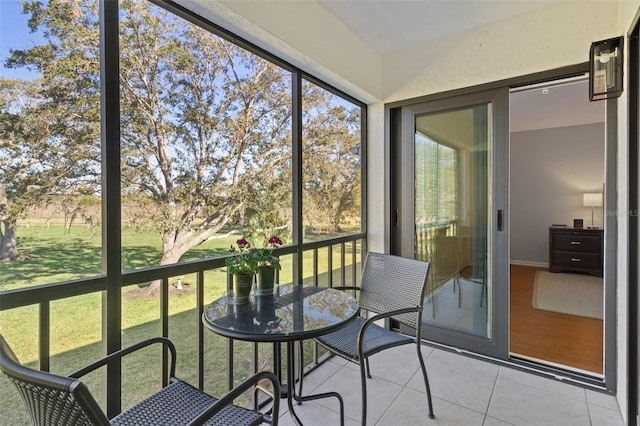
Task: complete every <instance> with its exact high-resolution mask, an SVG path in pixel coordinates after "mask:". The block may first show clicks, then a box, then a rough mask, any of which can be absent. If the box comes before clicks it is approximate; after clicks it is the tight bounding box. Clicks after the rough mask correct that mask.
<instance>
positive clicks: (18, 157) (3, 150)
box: [0, 79, 87, 260]
mask: <svg viewBox="0 0 640 426" xmlns="http://www.w3.org/2000/svg"><path fill="white" fill-rule="evenodd" d="M42 87H43V84H42V80H40V79H35V80H9V79H0V99H1V100H0V193H1V194H2V196H0V222H1V223H2V227H1V228H0V260H15V259H19V252H18V246H17V227H16V225H17V221H18V219H20V218H22V217H24V216H25V215H26V213H27V211H28V209H29V207H31V206H34V205H44V204H46V203H47V202H48V201H49V200H50V199H51V197H53V196H54V195H55V194H56V193H58V192H60V191H61V190H63V188H65V187H69V186H74V185H76V182H77V179H78V178H79V177H80V176H85V175H86V167H87V164H86V161H85V159H83V157H82V151H80V150H78V149H77V146H76V145H75V142H74V141H75V139H74V138H72V137H69V135H70V134H73V133H75V130H73V129H69V128H68V127H67V125H66V124H65V118H64V115H61V114H60V111H61V110H62V108H60V107H59V106H57V105H55V104H54V103H51V102H49V100H48V99H47V98H46V95H45V94H44V93H43V91H42Z"/></svg>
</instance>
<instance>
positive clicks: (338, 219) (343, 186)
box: [303, 84, 361, 232]
mask: <svg viewBox="0 0 640 426" xmlns="http://www.w3.org/2000/svg"><path fill="white" fill-rule="evenodd" d="M303 96H304V111H305V121H304V126H303V131H304V134H303V141H304V150H303V156H304V158H303V168H304V170H303V172H304V182H305V192H304V194H305V197H304V215H305V220H306V221H307V223H311V224H318V223H320V224H324V225H325V227H326V229H327V230H328V231H330V232H341V231H342V229H341V227H340V225H341V224H342V223H344V219H345V216H346V215H348V214H352V215H353V216H356V217H359V213H360V212H359V211H356V210H358V209H359V208H360V198H359V195H360V179H361V176H360V154H359V146H360V145H359V144H360V109H359V108H357V107H355V106H353V105H347V104H346V103H345V102H342V101H338V100H337V97H335V96H333V95H331V94H329V93H328V92H326V91H325V90H323V89H321V88H319V87H317V86H314V85H311V84H306V85H305V91H304V95H303Z"/></svg>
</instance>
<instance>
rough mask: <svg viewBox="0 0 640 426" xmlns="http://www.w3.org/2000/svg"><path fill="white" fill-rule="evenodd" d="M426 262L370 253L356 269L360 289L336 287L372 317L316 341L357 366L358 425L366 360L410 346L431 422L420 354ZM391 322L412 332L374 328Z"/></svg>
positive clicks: (364, 397) (364, 409)
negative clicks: (354, 293)
mask: <svg viewBox="0 0 640 426" xmlns="http://www.w3.org/2000/svg"><path fill="white" fill-rule="evenodd" d="M429 266H430V264H429V263H428V262H424V261H421V260H415V259H408V258H404V257H398V256H393V255H387V254H380V253H372V252H370V253H369V254H368V255H367V257H366V259H365V263H364V267H363V270H362V280H361V283H360V287H337V288H341V289H343V290H353V289H355V290H359V291H360V298H359V303H360V308H361V309H363V310H365V311H367V312H370V313H375V314H377V315H373V316H371V317H370V318H362V317H359V318H356V320H355V321H352V322H351V323H349V324H348V325H347V326H346V327H344V328H342V329H340V330H338V331H335V332H333V333H330V334H327V335H324V336H321V337H318V338H317V339H316V341H317V342H318V343H320V344H321V345H322V346H324V347H325V348H327V349H328V350H329V351H331V352H333V353H335V354H336V355H339V356H341V357H343V358H345V359H347V360H349V361H351V362H354V363H356V364H359V365H360V376H361V384H362V424H363V425H365V424H366V422H367V380H366V377H365V368H366V376H367V377H369V378H371V373H370V370H369V357H370V356H371V355H373V354H376V353H378V352H380V351H382V350H385V349H389V348H392V347H395V346H400V345H405V344H408V343H416V349H417V352H418V359H419V360H420V367H421V368H422V375H423V377H424V385H425V387H426V390H427V401H428V403H429V417H430V418H432V419H433V418H434V415H433V406H432V403H431V390H430V388H429V379H428V378H427V369H426V367H425V365H424V360H423V359H422V352H421V350H420V329H421V324H422V305H423V299H424V296H425V294H424V293H425V287H426V284H427V277H428V275H429ZM384 318H393V319H395V320H397V321H399V322H400V323H403V324H405V325H407V326H409V327H411V328H414V329H415V330H416V335H415V336H407V335H403V334H400V333H396V332H394V331H391V330H388V329H386V328H383V327H380V326H378V325H377V324H374V321H378V320H380V319H384Z"/></svg>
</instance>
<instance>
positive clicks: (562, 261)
mask: <svg viewBox="0 0 640 426" xmlns="http://www.w3.org/2000/svg"><path fill="white" fill-rule="evenodd" d="M552 262H553V264H554V265H555V266H557V267H561V268H562V267H566V268H585V269H600V265H601V260H600V253H579V252H567V251H554V252H553V260H552Z"/></svg>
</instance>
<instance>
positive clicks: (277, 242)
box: [267, 235, 282, 247]
mask: <svg viewBox="0 0 640 426" xmlns="http://www.w3.org/2000/svg"><path fill="white" fill-rule="evenodd" d="M267 243H268V244H269V245H270V246H272V247H276V246H281V245H282V240H281V239H280V238H279V237H278V236H277V235H272V236H271V238H269V240H268V241H267Z"/></svg>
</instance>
